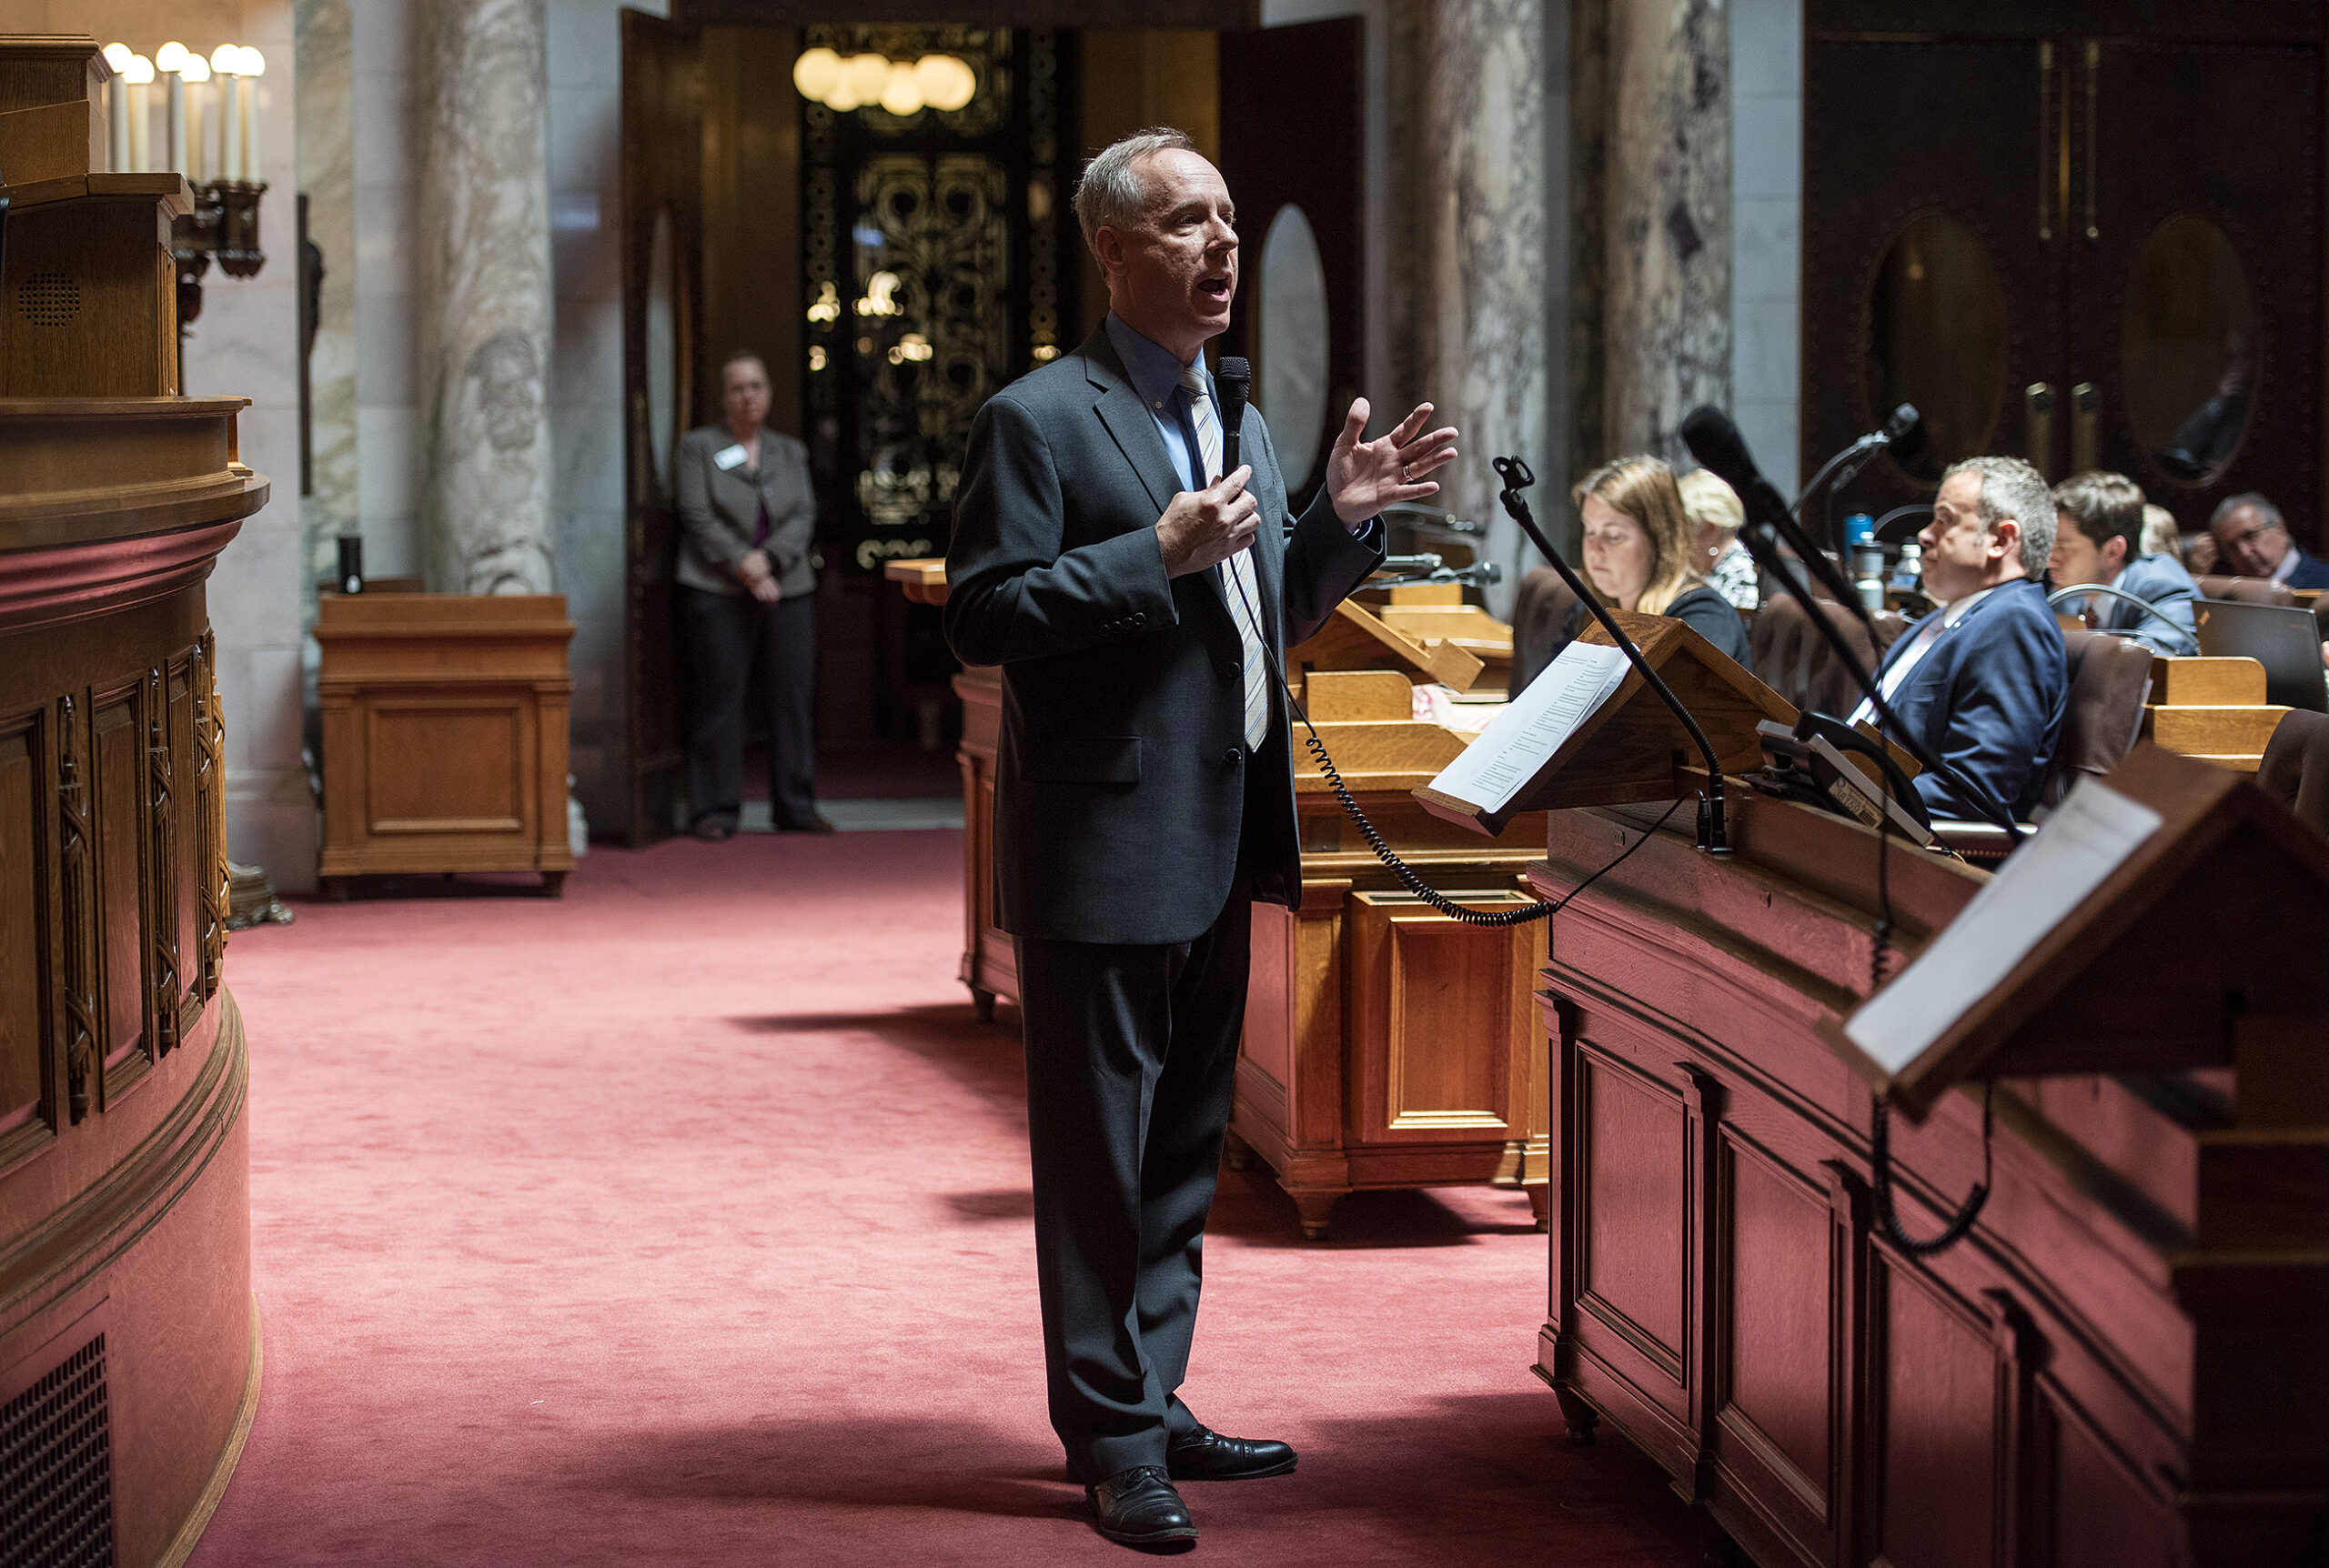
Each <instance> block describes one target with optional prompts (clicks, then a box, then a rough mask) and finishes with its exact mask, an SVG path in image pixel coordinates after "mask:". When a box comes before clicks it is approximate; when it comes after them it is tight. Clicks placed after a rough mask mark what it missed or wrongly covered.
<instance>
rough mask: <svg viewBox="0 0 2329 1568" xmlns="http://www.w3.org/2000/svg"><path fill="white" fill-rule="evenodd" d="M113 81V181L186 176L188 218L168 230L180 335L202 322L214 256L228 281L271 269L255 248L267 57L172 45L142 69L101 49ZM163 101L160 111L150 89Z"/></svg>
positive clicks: (109, 159)
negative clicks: (157, 124) (160, 150)
mask: <svg viewBox="0 0 2329 1568" xmlns="http://www.w3.org/2000/svg"><path fill="white" fill-rule="evenodd" d="M105 56H106V64H108V65H111V66H113V68H114V79H113V80H112V81H111V82H109V83H108V84H106V97H107V102H106V129H107V132H108V137H107V140H108V146H107V147H106V164H107V166H109V167H110V168H112V169H113V170H114V171H115V172H116V173H122V174H158V173H166V172H175V173H177V174H180V175H184V176H186V179H187V186H188V187H189V188H190V191H191V194H192V196H193V202H194V210H193V211H192V212H191V213H188V214H187V216H184V217H181V218H179V219H177V220H176V222H175V223H173V224H172V225H171V227H170V251H171V254H172V255H173V256H175V257H176V261H177V286H178V327H179V329H180V331H181V332H183V331H184V329H185V328H186V327H187V325H188V324H189V323H191V322H192V321H193V320H194V319H195V318H196V317H198V316H200V315H201V314H202V279H203V276H204V275H205V274H207V272H208V271H209V270H210V262H211V258H212V257H213V256H216V257H217V261H218V266H219V269H220V270H221V271H223V272H224V273H226V275H227V276H229V277H252V276H257V273H258V270H259V268H261V267H262V266H266V265H267V253H266V251H264V250H263V249H261V248H260V246H259V233H258V210H259V198H260V196H263V195H265V194H266V191H267V182H266V181H264V180H262V179H260V178H259V177H258V166H259V156H258V146H259V137H258V128H259V103H258V80H259V78H260V77H261V76H264V75H266V74H267V56H266V55H262V54H260V53H259V52H258V51H257V49H252V48H247V47H246V46H244V45H240V44H221V45H218V47H217V48H216V49H214V50H212V51H211V52H210V54H209V55H207V57H206V56H204V55H199V54H197V53H196V52H195V51H194V50H192V49H189V48H187V46H186V45H183V44H181V43H178V42H176V40H175V39H174V40H172V41H171V42H169V43H166V44H165V45H162V46H161V47H160V48H159V49H156V50H155V51H154V57H153V58H152V59H151V60H148V59H147V58H146V56H145V55H139V54H136V53H134V52H133V51H132V50H131V49H130V47H129V46H128V45H126V44H108V45H106V47H105ZM157 87H158V88H160V89H161V90H162V93H163V94H164V96H162V98H161V101H160V102H158V103H157V102H156V88H157ZM157 108H158V109H159V110H160V111H161V112H162V116H163V128H164V135H163V137H162V146H163V147H164V149H165V152H164V156H162V157H160V158H156V157H155V156H154V146H155V137H154V134H153V132H154V116H155V111H156V109H157Z"/></svg>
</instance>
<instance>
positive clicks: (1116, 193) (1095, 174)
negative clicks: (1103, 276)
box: [1075, 126, 1197, 245]
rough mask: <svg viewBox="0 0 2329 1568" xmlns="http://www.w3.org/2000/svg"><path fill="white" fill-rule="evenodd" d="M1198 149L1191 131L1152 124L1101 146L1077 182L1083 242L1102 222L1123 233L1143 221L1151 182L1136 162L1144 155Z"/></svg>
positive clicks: (1090, 239)
mask: <svg viewBox="0 0 2329 1568" xmlns="http://www.w3.org/2000/svg"><path fill="white" fill-rule="evenodd" d="M1196 150H1197V145H1196V143H1195V141H1193V140H1191V139H1190V136H1189V133H1188V132H1186V131H1181V130H1175V129H1174V128H1173V127H1172V126H1149V127H1148V128H1147V129H1146V130H1144V131H1134V133H1133V134H1132V135H1130V136H1118V137H1117V138H1116V139H1115V140H1114V141H1113V142H1110V143H1109V144H1108V145H1107V146H1104V147H1102V148H1101V149H1100V151H1099V154H1098V156H1095V157H1094V158H1093V160H1092V161H1091V162H1090V163H1088V164H1085V165H1084V177H1083V178H1082V179H1080V180H1077V181H1076V182H1075V221H1076V222H1077V223H1080V224H1082V225H1083V226H1084V244H1085V245H1090V244H1091V243H1092V242H1093V238H1094V236H1096V235H1097V234H1098V233H1099V232H1100V230H1101V228H1102V226H1106V227H1109V228H1113V229H1115V230H1117V231H1118V232H1119V233H1121V232H1122V231H1124V230H1125V229H1128V228H1130V227H1132V226H1133V225H1134V224H1135V223H1138V222H1139V221H1140V215H1141V209H1142V208H1143V207H1144V206H1147V205H1148V182H1147V181H1146V180H1144V179H1143V178H1141V176H1140V171H1139V170H1138V169H1136V168H1135V167H1134V165H1136V164H1138V163H1139V162H1140V160H1141V159H1143V158H1144V157H1149V156H1154V154H1157V153H1164V152H1184V153H1193V152H1195V151H1196Z"/></svg>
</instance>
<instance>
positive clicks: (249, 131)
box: [242, 49, 267, 183]
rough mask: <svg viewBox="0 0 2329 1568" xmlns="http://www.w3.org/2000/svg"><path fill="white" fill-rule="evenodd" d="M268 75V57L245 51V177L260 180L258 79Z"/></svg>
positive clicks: (254, 51) (252, 50)
mask: <svg viewBox="0 0 2329 1568" xmlns="http://www.w3.org/2000/svg"><path fill="white" fill-rule="evenodd" d="M264 75H267V56H266V55H262V54H260V53H259V52H258V51H257V49H245V50H244V51H243V88H242V99H243V137H242V140H243V175H242V177H243V178H244V179H246V180H248V181H252V182H254V183H256V182H257V179H258V79H259V78H260V77H261V76H264Z"/></svg>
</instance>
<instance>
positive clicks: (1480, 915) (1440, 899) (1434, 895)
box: [1285, 688, 1682, 926]
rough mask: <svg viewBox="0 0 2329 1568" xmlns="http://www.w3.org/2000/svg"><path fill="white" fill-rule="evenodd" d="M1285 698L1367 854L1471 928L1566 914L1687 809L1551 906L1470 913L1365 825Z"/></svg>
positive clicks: (1669, 811) (1290, 695)
mask: <svg viewBox="0 0 2329 1568" xmlns="http://www.w3.org/2000/svg"><path fill="white" fill-rule="evenodd" d="M1285 697H1286V701H1287V702H1289V703H1291V704H1292V705H1293V708H1294V716H1295V717H1296V719H1300V720H1302V728H1303V729H1306V730H1308V731H1309V732H1310V739H1307V740H1306V741H1304V742H1303V743H1302V744H1303V745H1304V746H1305V747H1306V748H1307V749H1308V750H1309V752H1310V758H1311V760H1312V761H1314V762H1316V764H1317V766H1318V771H1319V772H1320V773H1321V774H1323V775H1324V776H1325V778H1326V788H1327V789H1332V790H1333V791H1334V792H1335V799H1337V800H1339V801H1341V802H1342V807H1343V812H1344V814H1345V815H1346V816H1347V817H1348V818H1349V819H1351V825H1352V826H1353V827H1355V828H1356V829H1358V831H1359V836H1360V837H1362V838H1364V839H1366V844H1367V848H1369V849H1373V850H1374V851H1375V856H1376V859H1379V860H1381V861H1382V862H1383V863H1384V864H1385V865H1386V866H1388V867H1390V868H1391V873H1392V875H1394V876H1396V877H1397V878H1398V879H1399V880H1400V881H1401V882H1403V883H1405V884H1406V889H1407V890H1408V891H1409V892H1411V893H1413V894H1414V895H1415V896H1416V897H1417V898H1418V899H1421V900H1423V901H1424V902H1425V903H1427V904H1429V905H1430V906H1431V907H1432V908H1433V909H1435V910H1438V911H1439V912H1440V913H1441V914H1443V915H1446V916H1447V918H1448V919H1449V920H1461V921H1463V922H1464V923H1465V924H1466V925H1467V926H1523V925H1527V923H1528V922H1529V921H1531V920H1550V919H1551V918H1552V917H1553V916H1555V915H1557V914H1558V913H1559V912H1560V911H1561V910H1563V909H1565V908H1567V907H1568V901H1569V900H1571V899H1574V898H1575V897H1577V895H1578V894H1579V893H1581V892H1583V891H1585V890H1586V889H1588V888H1589V887H1591V886H1592V885H1593V884H1594V883H1596V882H1598V881H1599V880H1600V879H1602V877H1603V876H1604V875H1605V874H1607V873H1608V872H1610V871H1613V870H1615V869H1617V868H1618V864H1619V862H1620V861H1623V860H1624V859H1625V858H1626V857H1627V856H1628V855H1630V854H1632V853H1633V852H1634V851H1635V850H1636V849H1640V848H1641V847H1642V846H1643V845H1644V844H1647V843H1648V842H1649V836H1650V833H1655V832H1657V831H1658V829H1660V828H1663V827H1664V826H1666V819H1667V818H1668V817H1671V816H1673V815H1674V813H1675V812H1676V811H1678V810H1679V809H1681V807H1682V802H1681V801H1679V800H1677V801H1675V802H1674V804H1673V805H1671V806H1669V807H1668V808H1666V816H1665V817H1660V818H1659V819H1658V820H1657V821H1656V822H1655V823H1654V824H1652V825H1651V827H1650V829H1649V831H1648V832H1646V833H1644V834H1643V835H1642V836H1641V837H1640V838H1638V839H1635V840H1634V841H1633V842H1632V843H1630V844H1628V845H1627V846H1626V847H1625V849H1623V850H1621V851H1619V853H1618V858H1617V859H1614V860H1611V861H1610V862H1609V863H1608V865H1606V866H1604V867H1602V868H1601V869H1600V870H1598V871H1596V872H1594V873H1593V874H1592V875H1591V876H1589V877H1588V878H1586V879H1585V880H1583V881H1581V882H1579V883H1578V885H1577V886H1576V887H1574V888H1571V889H1570V890H1568V892H1566V893H1564V894H1562V895H1561V896H1560V898H1559V899H1558V900H1556V901H1554V902H1552V903H1549V904H1542V903H1539V904H1530V905H1528V906H1527V908H1525V909H1517V910H1467V909H1466V908H1465V907H1464V906H1463V905H1461V904H1459V903H1457V902H1456V900H1453V899H1450V898H1449V897H1447V895H1446V894H1445V893H1442V892H1441V891H1440V890H1438V889H1437V888H1435V887H1433V886H1432V885H1431V884H1430V883H1428V882H1427V881H1425V880H1424V879H1422V878H1421V877H1419V876H1417V874H1416V871H1415V868H1413V867H1412V866H1409V865H1408V864H1407V863H1406V861H1405V860H1402V859H1399V857H1398V856H1397V855H1396V854H1395V853H1393V851H1392V849H1391V846H1390V845H1388V844H1386V843H1385V842H1384V841H1383V835H1382V833H1381V832H1379V831H1378V830H1376V826H1375V824H1374V823H1372V822H1370V821H1368V820H1367V819H1366V812H1365V811H1363V810H1361V809H1359V804H1358V801H1357V800H1356V799H1355V798H1353V796H1352V795H1351V792H1350V787H1349V786H1348V785H1346V784H1345V783H1344V782H1343V776H1342V775H1341V774H1340V773H1339V772H1337V771H1336V769H1335V759H1333V758H1331V757H1329V756H1327V755H1326V742H1325V741H1323V740H1321V739H1318V729H1317V726H1316V725H1314V724H1312V723H1311V722H1310V715H1309V714H1307V713H1306V712H1304V711H1303V709H1302V705H1301V704H1300V703H1299V702H1296V701H1295V700H1294V692H1293V690H1292V689H1290V688H1289V689H1287V691H1286V694H1285Z"/></svg>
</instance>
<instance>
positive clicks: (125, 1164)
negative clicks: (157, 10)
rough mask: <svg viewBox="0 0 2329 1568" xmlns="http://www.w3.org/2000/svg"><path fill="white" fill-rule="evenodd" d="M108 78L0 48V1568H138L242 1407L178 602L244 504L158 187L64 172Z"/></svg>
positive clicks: (207, 659)
mask: <svg viewBox="0 0 2329 1568" xmlns="http://www.w3.org/2000/svg"><path fill="white" fill-rule="evenodd" d="M105 76H106V67H105V65H104V62H103V59H102V57H101V56H100V55H98V54H97V46H96V41H95V40H94V39H89V38H41V39H25V38H21V37H10V36H0V179H5V180H6V181H7V182H8V183H7V184H6V185H5V186H0V196H5V198H6V200H7V204H8V209H9V210H8V215H7V220H6V222H7V229H6V247H7V258H6V270H5V276H0V1428H5V1432H6V1434H7V1435H6V1437H5V1442H0V1448H5V1451H6V1455H7V1458H6V1464H5V1471H6V1474H5V1480H0V1494H5V1499H6V1501H5V1504H0V1558H5V1559H6V1560H7V1561H10V1562H22V1563H68V1562H70V1563H86V1562H99V1561H102V1562H105V1563H117V1564H120V1568H148V1565H151V1564H156V1563H183V1562H185V1561H186V1559H187V1555H188V1553H191V1552H192V1551H193V1550H194V1547H195V1544H196V1543H197V1540H198V1539H199V1538H200V1536H201V1533H202V1528H203V1525H204V1523H206V1522H207V1520H208V1519H209V1517H210V1512H211V1510H212V1509H213V1508H214V1507H215V1506H216V1505H217V1501H218V1498H219V1496H220V1494H221V1493H223V1492H224V1491H225V1490H226V1486H227V1481H228V1479H229V1478H230V1477H231V1476H232V1474H233V1473H234V1469H235V1462H236V1459H237V1455H238V1454H239V1453H240V1452H241V1451H242V1444H243V1440H244V1438H245V1436H246V1435H247V1433H248V1432H249V1430H250V1422H251V1418H252V1414H253V1412H254V1411H255V1410H256V1408H257V1398H258V1375H259V1362H258V1321H257V1314H256V1311H255V1304H254V1302H253V1301H252V1298H251V1294H250V1210H249V1202H248V1187H249V1159H248V1141H247V1126H246V1123H245V1121H244V1119H243V1108H244V1106H245V1104H246V1101H247V1091H248V1087H249V1083H248V1080H249V1071H248V1065H249V1056H248V1051H247V1046H246V1042H245V1038H244V1032H243V1020H242V1015H241V1012H240V1011H239V1010H237V1007H236V1005H235V999H234V995H233V993H232V991H231V990H230V989H229V988H228V986H227V983H226V982H227V913H228V897H227V841H226V820H225V810H226V798H227V790H228V789H229V788H230V784H231V780H230V779H229V778H228V776H227V757H228V755H229V750H228V748H227V729H228V727H229V726H230V725H232V724H234V723H235V722H237V720H238V719H240V717H241V716H240V715H239V714H234V713H227V712H225V711H223V710H222V709H221V705H220V701H219V689H220V685H221V682H220V681H219V678H218V670H219V662H220V649H219V646H218V640H217V638H215V637H214V636H213V635H212V631H211V627H210V618H209V611H208V607H207V587H206V585H207V581H208V579H209V577H210V574H211V572H212V570H213V568H215V567H216V565H217V561H218V558H219V554H220V552H221V551H222V550H224V549H225V548H227V544H228V543H229V541H231V540H232V539H233V538H235V536H236V534H237V531H238V530H239V529H240V528H241V527H242V523H243V519H244V518H247V517H248V516H250V515H251V514H252V513H253V512H256V511H257V510H258V509H259V508H261V507H263V506H265V505H266V504H267V495H268V490H267V478H266V477H265V476H263V475H259V474H255V473H253V472H252V471H251V470H250V469H249V468H248V467H246V466H245V465H244V464H243V463H242V462H241V461H239V460H238V458H237V452H236V421H237V417H239V415H240V414H241V412H242V410H243V408H244V407H246V406H247V399H245V398H241V397H172V396H167V394H169V393H171V392H172V391H174V390H175V386H174V379H173V377H172V376H171V374H170V367H171V366H172V365H173V363H174V354H175V348H176V344H175V330H174V320H173V317H172V315H171V311H170V290H169V288H168V287H167V286H166V278H167V269H166V266H165V265H164V262H163V256H164V254H165V253H164V251H163V250H162V248H161V244H160V240H161V236H163V235H165V234H166V225H167V222H168V216H169V214H170V212H171V211H172V210H173V207H172V204H173V202H176V203H180V204H182V203H183V200H184V198H183V196H182V194H179V193H182V191H183V184H182V182H181V181H180V180H179V179H178V177H177V176H176V175H143V176H134V175H99V174H91V173H89V172H88V171H89V170H90V169H91V168H93V167H101V166H102V161H101V160H100V159H98V158H96V157H95V156H93V154H94V153H96V151H97V148H96V146H94V145H93V138H95V137H96V134H97V133H96V121H95V119H94V114H95V109H94V106H95V102H96V84H97V83H99V82H100V81H102V80H103V79H104V78H105ZM228 689H229V690H231V689H232V688H231V685H230V686H229V688H228ZM108 1411H110V1412H112V1413H111V1415H110V1417H108V1416H107V1413H106V1412H108ZM108 1422H110V1425H108Z"/></svg>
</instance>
